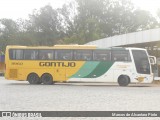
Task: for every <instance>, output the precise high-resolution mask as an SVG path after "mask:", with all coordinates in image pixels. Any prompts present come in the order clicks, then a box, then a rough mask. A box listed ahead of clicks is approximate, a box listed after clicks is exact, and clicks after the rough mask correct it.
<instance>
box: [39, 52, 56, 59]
mask: <svg viewBox="0 0 160 120" xmlns="http://www.w3.org/2000/svg"><path fill="white" fill-rule="evenodd" d="M39 59H40V60H53V59H54V51H53V50H39Z"/></svg>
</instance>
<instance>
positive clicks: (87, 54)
mask: <svg viewBox="0 0 160 120" xmlns="http://www.w3.org/2000/svg"><path fill="white" fill-rule="evenodd" d="M74 59H75V60H84V61H91V60H92V50H76V51H74Z"/></svg>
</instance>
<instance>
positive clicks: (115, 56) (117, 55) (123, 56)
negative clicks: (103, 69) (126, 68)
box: [112, 50, 131, 61]
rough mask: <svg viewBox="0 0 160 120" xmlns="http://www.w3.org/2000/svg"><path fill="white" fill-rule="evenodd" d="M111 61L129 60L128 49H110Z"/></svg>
mask: <svg viewBox="0 0 160 120" xmlns="http://www.w3.org/2000/svg"><path fill="white" fill-rule="evenodd" d="M112 61H131V57H130V54H129V51H128V50H119V51H118V50H112Z"/></svg>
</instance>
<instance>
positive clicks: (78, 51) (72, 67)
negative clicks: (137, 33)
mask: <svg viewBox="0 0 160 120" xmlns="http://www.w3.org/2000/svg"><path fill="white" fill-rule="evenodd" d="M5 64H6V71H5V78H6V79H8V80H23V81H28V82H29V83H30V84H41V83H43V84H53V83H56V82H70V81H72V82H73V81H76V82H77V81H79V82H84V81H85V82H117V83H118V84H119V85H120V86H127V85H128V84H129V83H151V82H152V81H153V73H152V70H151V63H150V60H149V55H148V53H147V51H146V49H142V48H120V47H118V48H106V49H104V48H97V47H96V46H92V45H55V46H51V47H50V46H35V47H34V46H7V47H6V53H5Z"/></svg>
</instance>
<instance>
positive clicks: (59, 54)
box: [55, 50, 72, 60]
mask: <svg viewBox="0 0 160 120" xmlns="http://www.w3.org/2000/svg"><path fill="white" fill-rule="evenodd" d="M55 58H56V60H72V50H56V51H55Z"/></svg>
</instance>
